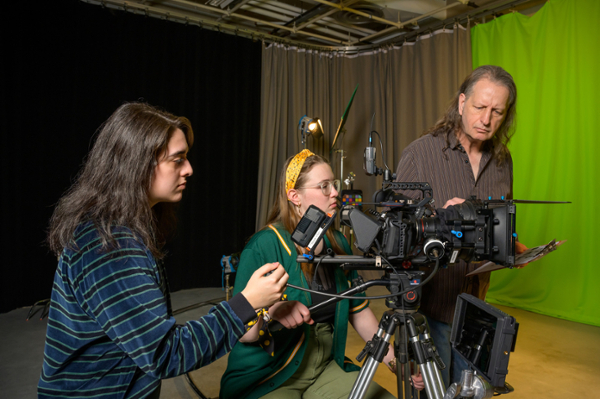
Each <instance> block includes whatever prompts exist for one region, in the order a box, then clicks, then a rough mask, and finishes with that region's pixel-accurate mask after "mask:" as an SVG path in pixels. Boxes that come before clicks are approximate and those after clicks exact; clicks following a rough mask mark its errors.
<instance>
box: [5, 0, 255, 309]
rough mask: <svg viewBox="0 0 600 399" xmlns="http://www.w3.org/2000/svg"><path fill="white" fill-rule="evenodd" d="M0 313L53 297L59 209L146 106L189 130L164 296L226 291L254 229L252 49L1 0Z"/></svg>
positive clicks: (95, 11) (79, 9)
mask: <svg viewBox="0 0 600 399" xmlns="http://www.w3.org/2000/svg"><path fill="white" fill-rule="evenodd" d="M0 20H1V21H2V27H0V29H1V32H2V34H1V38H0V41H1V44H2V58H3V61H1V62H0V68H1V69H0V72H1V77H2V81H1V82H2V83H1V87H0V101H1V104H0V112H1V118H0V123H1V128H0V134H1V135H2V136H1V137H2V140H1V143H2V161H1V162H2V167H1V172H0V173H1V174H0V176H1V178H2V180H1V182H0V185H1V187H2V195H1V201H2V202H1V212H2V219H1V220H2V227H1V232H2V240H1V245H2V273H1V274H0V275H1V277H0V312H6V311H9V310H11V309H14V308H17V307H22V306H30V305H32V304H33V303H34V302H35V301H37V300H40V299H45V298H49V297H50V292H51V289H52V280H53V276H54V272H55V270H56V264H57V262H56V259H55V257H54V256H53V255H52V254H51V253H50V251H49V250H48V248H47V247H46V246H45V244H44V240H45V234H46V229H47V225H48V220H49V218H50V216H51V214H52V211H53V207H54V204H55V203H56V202H57V201H58V199H59V198H60V197H61V195H62V194H63V193H64V191H65V190H66V189H67V188H68V187H69V186H70V185H71V183H72V182H73V180H74V178H75V176H76V175H77V172H78V171H79V169H80V166H81V165H82V162H83V160H84V157H85V155H86V154H87V152H88V150H89V149H90V148H91V145H92V143H93V138H94V133H95V131H96V130H97V128H98V127H99V126H100V124H101V123H102V122H103V121H104V120H106V119H107V118H108V116H109V115H110V114H111V113H112V112H113V111H114V110H115V109H116V108H117V107H118V106H119V105H121V104H122V103H123V102H126V101H136V100H138V99H143V100H145V101H147V102H148V103H150V104H152V105H157V106H160V107H162V108H164V109H166V110H168V111H170V112H172V113H174V114H176V115H184V116H187V117H188V118H189V119H190V120H191V122H192V126H193V128H194V132H195V144H194V146H193V148H192V150H191V152H190V161H191V163H192V166H193V168H194V175H193V176H192V178H191V179H190V183H189V184H188V187H187V189H186V191H185V192H184V198H183V200H182V201H181V203H180V205H179V225H178V231H177V235H176V237H175V239H174V240H172V241H171V242H170V244H169V246H168V250H169V256H168V257H167V259H166V261H165V262H166V264H167V267H168V274H169V279H170V283H171V290H172V291H177V290H179V289H184V288H193V287H217V286H221V267H220V259H221V256H222V255H224V254H230V253H232V252H236V251H240V250H241V249H242V248H243V245H244V243H245V241H246V240H247V238H249V236H251V235H252V233H253V232H254V219H255V212H256V184H257V170H258V145H259V143H258V137H259V125H260V121H259V118H260V113H259V107H260V66H261V64H260V63H261V44H260V42H252V41H251V40H248V39H243V38H238V37H235V36H230V35H225V34H221V33H219V32H214V31H207V30H203V29H201V28H199V27H197V26H185V25H183V24H179V23H175V22H170V21H165V20H159V19H154V18H149V17H144V16H138V15H133V14H130V13H127V12H122V11H114V10H109V9H105V8H102V7H100V6H94V5H89V4H85V3H82V2H80V1H77V0H63V1H34V2H29V1H27V2H10V3H7V4H4V5H3V11H2V16H1V17H0Z"/></svg>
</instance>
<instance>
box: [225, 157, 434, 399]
mask: <svg viewBox="0 0 600 399" xmlns="http://www.w3.org/2000/svg"><path fill="white" fill-rule="evenodd" d="M339 189H340V187H339V181H338V180H334V176H333V172H332V171H331V167H330V166H329V164H328V163H327V161H326V160H325V159H324V158H322V157H320V156H318V155H315V154H313V153H312V152H310V151H309V150H303V151H302V152H300V153H299V154H297V155H295V156H293V157H290V158H289V159H288V160H287V162H286V164H285V166H284V168H283V170H282V172H281V175H280V178H279V184H278V186H277V197H276V200H275V203H274V205H273V207H272V209H271V212H270V215H269V218H268V221H267V223H266V225H265V227H264V228H263V229H262V230H260V231H259V232H257V233H256V234H254V236H253V237H252V238H251V239H250V241H249V242H248V244H247V245H246V247H245V248H244V251H243V252H242V255H241V258H240V263H239V265H238V271H237V276H236V282H235V288H234V292H240V291H241V290H243V289H245V287H246V284H247V283H249V281H250V276H251V275H252V274H253V273H254V272H255V270H256V269H257V268H258V267H259V266H260V264H262V263H264V262H279V263H281V264H282V265H283V267H284V268H285V269H286V271H287V272H288V273H289V276H290V279H289V282H290V284H294V285H297V286H302V287H305V288H311V287H312V288H313V289H314V290H317V291H321V292H324V293H331V294H335V293H338V292H341V291H343V290H345V289H348V288H349V284H350V282H351V281H352V279H355V278H357V276H358V275H357V273H356V271H351V272H348V273H345V272H343V271H342V270H341V269H340V268H339V267H335V266H333V265H329V264H321V265H318V266H315V265H314V264H312V263H298V262H297V261H296V259H297V256H298V255H299V254H302V253H306V250H305V249H304V248H301V247H300V246H298V245H296V244H295V243H293V242H292V240H291V233H292V232H293V231H294V229H295V227H296V225H297V224H298V222H299V221H300V219H301V218H302V215H304V213H305V212H306V210H307V209H308V207H309V206H311V205H314V206H316V207H318V208H319V209H321V210H322V211H324V212H328V213H330V212H332V211H335V209H336V207H337V200H336V197H337V195H338V191H339ZM326 250H329V251H333V252H334V253H336V254H351V253H352V252H351V249H350V247H349V245H348V242H347V241H346V239H345V238H344V236H343V235H342V234H341V233H340V232H339V231H335V230H334V229H329V230H328V231H327V234H326V236H325V237H324V238H323V239H322V240H321V242H320V243H319V244H318V245H317V247H316V249H315V254H319V253H323V252H325V251H326ZM286 294H287V298H288V301H282V302H278V303H276V304H274V305H272V306H271V307H270V308H269V316H270V318H272V319H274V320H277V321H278V322H280V323H281V324H282V325H283V326H284V327H285V328H283V329H281V330H279V331H270V330H268V329H266V328H264V325H263V324H262V322H260V323H259V324H257V325H256V326H254V327H253V329H252V330H250V331H249V332H248V335H247V336H245V337H244V338H243V339H241V340H240V343H239V344H238V345H236V346H235V347H234V348H233V351H232V353H231V355H230V356H229V359H228V365H227V371H226V372H225V375H224V376H223V378H222V380H221V392H220V395H221V398H223V399H233V398H235V399H241V398H248V399H251V398H259V397H264V398H272V399H276V398H277V399H280V398H283V399H288V398H302V397H305V398H306V397H309V398H328V399H334V398H347V397H348V394H349V393H350V390H351V388H352V386H353V384H354V382H355V380H356V377H357V376H358V370H360V367H359V366H357V365H355V364H354V363H352V361H350V360H349V359H348V358H346V357H345V353H344V352H345V347H346V336H347V332H348V322H350V324H352V326H353V327H354V328H355V330H356V331H357V332H358V334H359V335H360V336H361V337H362V338H363V339H364V340H365V341H367V340H369V339H371V338H372V337H373V335H374V334H375V333H376V331H377V328H378V320H377V319H376V318H375V316H374V314H373V312H372V311H371V309H369V306H368V305H369V302H368V301H367V300H365V299H360V298H357V299H353V300H342V301H339V302H337V303H335V304H330V305H329V306H327V307H325V308H324V309H322V310H321V311H319V312H317V313H315V314H311V313H310V311H309V309H308V307H309V306H311V305H315V304H317V303H320V302H323V301H325V300H326V299H328V297H326V296H324V295H319V294H318V293H310V294H309V293H307V292H305V291H300V290H295V289H288V290H287V291H286ZM358 296H364V293H363V294H362V295H358ZM358 296H357V297H358ZM256 338H258V344H255V343H246V342H245V341H246V340H247V339H248V340H254V339H256ZM393 360H395V359H394V353H393V349H390V351H389V352H388V353H387V354H386V356H385V358H384V362H385V364H386V365H388V367H389V368H390V370H392V371H395V365H394V362H393ZM413 383H414V385H415V386H416V387H418V388H421V389H422V388H423V382H422V378H421V377H420V376H414V378H413ZM366 397H367V398H380V399H383V398H393V397H394V396H393V395H392V394H390V393H389V392H388V391H386V390H385V389H383V388H382V387H381V386H380V385H378V384H377V383H375V382H373V383H372V384H371V385H370V388H369V390H368V391H367V396H366Z"/></svg>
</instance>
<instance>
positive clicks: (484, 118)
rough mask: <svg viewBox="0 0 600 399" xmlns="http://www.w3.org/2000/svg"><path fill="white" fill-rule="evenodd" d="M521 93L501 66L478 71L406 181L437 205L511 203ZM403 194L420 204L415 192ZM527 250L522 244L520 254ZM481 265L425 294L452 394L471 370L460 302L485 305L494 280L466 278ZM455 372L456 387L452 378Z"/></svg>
mask: <svg viewBox="0 0 600 399" xmlns="http://www.w3.org/2000/svg"><path fill="white" fill-rule="evenodd" d="M516 102H517V87H516V85H515V82H514V80H513V78H512V76H511V75H510V74H509V73H508V72H506V71H505V70H504V69H502V68H501V67H499V66H493V65H484V66H481V67H479V68H477V69H475V70H474V71H473V72H471V74H470V75H469V76H467V78H466V79H465V81H464V82H463V84H462V85H461V87H460V89H459V90H458V92H457V93H456V96H455V97H454V99H453V100H452V101H451V103H450V106H449V107H448V110H447V111H446V114H445V115H444V116H443V117H442V118H441V119H440V120H439V121H438V122H437V123H436V124H435V125H434V126H433V127H432V128H431V129H429V130H428V131H426V132H425V133H424V134H423V136H422V137H420V138H419V139H417V140H415V141H414V142H412V143H411V144H409V145H408V146H407V147H406V149H405V150H404V151H403V153H402V157H401V159H400V162H399V163H398V168H397V171H396V176H397V177H396V180H397V181H399V182H428V183H429V184H430V185H431V187H432V189H433V198H434V200H435V204H436V206H440V205H442V204H443V205H444V208H446V207H447V206H450V205H456V204H460V203H462V202H464V200H465V199H467V198H470V197H472V196H475V197H476V198H478V199H488V198H489V197H491V198H494V199H502V198H503V199H511V198H512V195H513V164H512V158H511V156H510V151H509V150H508V147H507V144H508V142H509V141H510V139H511V137H512V135H513V134H514V128H515V119H516ZM402 194H404V195H407V196H410V197H413V198H416V197H418V196H419V195H420V193H419V194H416V193H415V192H411V191H403V192H402ZM523 250H524V246H523V245H522V244H518V245H517V252H522V251H523ZM477 266H478V265H477V264H473V263H466V262H464V261H462V260H460V261H459V262H458V263H454V264H453V265H451V266H449V267H448V268H447V269H441V270H440V271H439V272H438V273H437V275H435V276H434V277H433V279H432V280H431V281H430V282H429V284H426V285H425V286H424V287H423V299H422V302H421V311H422V313H423V314H425V315H426V316H427V321H428V323H429V327H430V330H431V336H432V338H433V341H434V343H435V346H436V348H437V349H438V352H439V354H440V356H441V358H442V360H443V361H444V363H445V364H446V368H445V369H444V370H443V371H442V377H443V379H444V384H445V386H446V387H448V386H449V384H450V383H452V382H458V381H459V380H460V374H461V371H462V370H463V369H465V368H467V364H466V363H465V362H464V361H463V360H462V359H461V358H460V357H459V356H458V355H455V354H454V353H452V349H451V344H450V332H451V330H452V319H453V317H454V309H455V306H456V299H457V296H458V295H459V294H461V293H469V294H471V295H473V296H476V297H478V298H480V299H484V298H485V294H486V292H487V290H488V287H489V282H490V273H489V272H488V273H482V274H478V275H475V276H473V277H466V275H467V274H468V273H470V272H472V271H473V270H475V269H476V268H477ZM450 371H452V380H451V379H450Z"/></svg>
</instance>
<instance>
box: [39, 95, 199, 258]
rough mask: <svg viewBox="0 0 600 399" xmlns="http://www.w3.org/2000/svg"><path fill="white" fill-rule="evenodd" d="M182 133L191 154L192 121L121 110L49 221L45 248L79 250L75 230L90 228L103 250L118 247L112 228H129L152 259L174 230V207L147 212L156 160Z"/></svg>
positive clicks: (131, 107)
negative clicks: (83, 225) (88, 224)
mask: <svg viewBox="0 0 600 399" xmlns="http://www.w3.org/2000/svg"><path fill="white" fill-rule="evenodd" d="M177 129H180V130H181V131H182V132H183V133H184V135H185V137H186V141H187V144H188V146H189V147H190V148H191V146H192V144H193V141H194V133H193V131H192V126H191V124H190V121H189V120H188V119H187V118H185V117H181V116H179V117H178V116H175V115H172V114H170V113H168V112H165V111H163V110H160V109H158V108H156V107H153V106H151V105H148V104H145V103H126V104H123V105H121V106H120V107H119V108H118V109H117V110H116V111H115V112H114V113H113V114H112V115H111V116H110V117H109V118H108V119H107V120H106V122H104V123H103V125H102V126H101V127H100V131H99V133H98V136H97V138H96V141H95V143H94V145H93V147H92V150H91V151H90V153H89V154H88V156H87V158H86V161H85V163H84V165H83V167H82V169H81V170H80V172H79V174H78V176H77V179H76V182H75V183H74V184H73V185H72V186H71V188H70V189H69V190H67V192H66V193H65V194H64V195H63V196H62V198H61V199H60V200H59V202H58V204H57V206H56V208H55V210H54V214H53V215H52V218H51V219H50V226H49V230H48V237H47V241H48V245H49V246H50V249H51V250H52V251H53V252H54V253H55V254H56V255H57V256H58V255H60V253H61V252H62V250H63V249H64V248H71V249H77V248H76V244H75V242H74V240H73V235H74V232H75V229H76V228H77V226H79V225H80V224H81V223H84V222H92V223H94V224H95V226H96V227H97V229H98V231H99V234H100V237H101V241H102V249H103V250H106V249H108V248H114V247H116V241H115V240H114V237H113V235H112V233H111V226H115V225H117V226H124V227H127V228H129V229H130V230H131V231H132V232H133V233H134V234H135V236H136V239H138V240H140V241H141V242H142V243H143V244H144V245H145V246H146V247H148V249H149V250H150V251H151V252H152V254H153V255H154V257H156V258H157V259H161V258H162V257H163V256H164V254H163V252H162V247H163V245H164V243H165V239H166V237H167V235H168V234H170V233H171V232H172V231H173V228H174V225H175V216H174V204H168V203H159V204H156V205H155V206H154V207H152V208H151V207H150V203H149V201H148V194H149V190H150V187H151V185H152V181H153V178H154V171H155V169H156V166H157V165H158V162H159V157H161V156H163V155H164V154H166V151H167V146H168V143H169V139H170V138H171V136H172V135H173V133H174V132H175V131H176V130H177Z"/></svg>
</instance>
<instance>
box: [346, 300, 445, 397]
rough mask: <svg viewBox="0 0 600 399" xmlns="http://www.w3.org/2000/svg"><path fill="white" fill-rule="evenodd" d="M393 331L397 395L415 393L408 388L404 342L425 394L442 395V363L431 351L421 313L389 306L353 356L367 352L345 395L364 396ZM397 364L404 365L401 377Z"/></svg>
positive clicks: (443, 392) (425, 323) (427, 332)
mask: <svg viewBox="0 0 600 399" xmlns="http://www.w3.org/2000/svg"><path fill="white" fill-rule="evenodd" d="M393 334H396V341H395V344H394V353H395V355H396V359H397V362H398V361H399V362H398V363H397V364H398V366H397V368H396V378H397V381H398V382H397V384H398V398H399V399H401V398H407V399H412V398H416V397H417V396H416V391H414V389H412V388H411V382H410V375H411V372H410V362H409V355H408V353H407V352H405V350H404V348H405V347H406V345H407V344H408V343H410V344H411V348H412V351H413V354H414V357H415V361H416V363H417V364H418V365H419V367H420V368H421V374H422V375H423V381H424V383H425V390H426V392H427V394H428V397H429V398H430V399H442V398H443V397H444V395H445V393H446V390H445V388H444V383H443V381H442V376H441V374H440V369H442V368H444V367H445V366H444V363H443V362H442V360H441V359H440V358H439V356H438V355H437V352H436V351H435V347H434V346H433V340H432V339H431V336H430V335H429V327H428V325H427V321H426V319H425V316H423V315H422V314H420V313H418V312H414V311H413V312H412V313H402V312H401V311H399V310H395V311H391V310H390V311H387V312H386V313H384V315H383V316H382V318H381V321H380V323H379V329H378V331H377V334H375V335H374V336H373V339H372V340H371V341H369V342H367V344H366V345H365V348H364V349H363V350H362V352H361V353H360V354H359V355H358V357H357V360H359V361H361V360H362V359H363V358H364V357H365V356H367V360H365V362H364V364H363V366H362V368H361V371H360V372H359V374H358V377H357V379H356V382H355V383H354V386H353V387H352V391H351V392H350V396H349V397H348V398H349V399H362V398H363V397H364V395H365V393H366V391H367V389H368V387H369V385H370V384H371V381H372V380H373V376H374V375H375V371H376V370H377V367H378V366H379V364H380V363H381V362H382V361H383V357H384V356H385V354H386V353H387V351H388V347H389V341H390V339H391V337H392V335H393ZM420 334H422V335H423V337H424V340H423V341H421V339H420V337H419V335H420ZM401 367H402V368H403V369H404V373H403V374H404V378H402V377H401V376H402V373H400V368H401ZM399 373H400V374H399Z"/></svg>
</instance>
